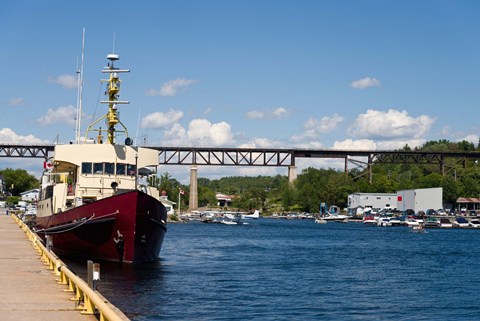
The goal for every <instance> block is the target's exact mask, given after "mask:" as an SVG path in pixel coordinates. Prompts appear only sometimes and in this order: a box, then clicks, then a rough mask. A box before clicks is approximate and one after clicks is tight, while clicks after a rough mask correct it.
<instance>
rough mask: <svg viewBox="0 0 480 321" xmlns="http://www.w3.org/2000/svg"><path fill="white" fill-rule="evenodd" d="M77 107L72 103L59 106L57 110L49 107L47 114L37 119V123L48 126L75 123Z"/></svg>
mask: <svg viewBox="0 0 480 321" xmlns="http://www.w3.org/2000/svg"><path fill="white" fill-rule="evenodd" d="M76 114H77V109H76V108H75V107H73V106H72V105H68V106H62V107H58V108H57V109H56V110H53V109H51V108H49V109H48V111H47V114H46V115H44V116H42V117H40V118H38V119H37V120H36V122H37V124H39V125H42V126H46V125H51V124H68V125H73V124H75V117H76Z"/></svg>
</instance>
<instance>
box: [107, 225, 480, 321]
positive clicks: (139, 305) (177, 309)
mask: <svg viewBox="0 0 480 321" xmlns="http://www.w3.org/2000/svg"><path fill="white" fill-rule="evenodd" d="M250 222H251V224H250V225H248V226H227V225H221V224H205V223H200V222H190V223H187V224H170V225H169V231H168V233H167V236H166V238H165V242H164V246H163V249H162V260H161V261H160V262H157V263H155V264H149V265H144V266H124V267H119V266H117V265H112V266H109V265H106V264H102V275H101V277H102V280H101V283H100V285H99V290H100V291H101V292H102V293H103V294H104V295H105V296H106V297H108V298H109V299H110V300H111V301H112V303H113V304H115V305H116V306H118V307H119V308H120V309H121V310H122V311H124V312H125V313H126V314H127V315H128V316H129V317H130V318H131V319H132V320H478V319H480V261H479V260H478V258H477V257H478V254H477V253H478V251H477V249H478V246H479V244H480V230H459V229H455V230H446V229H443V230H440V229H435V230H434V229H431V230H428V233H425V234H417V233H413V232H411V231H409V230H408V229H407V228H405V227H387V228H380V227H372V226H363V225H362V224H361V223H348V224H343V223H328V224H315V223H314V222H313V221H311V220H291V221H290V220H289V221H287V220H274V219H259V220H255V221H253V220H252V221H250Z"/></svg>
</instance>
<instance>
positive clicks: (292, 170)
mask: <svg viewBox="0 0 480 321" xmlns="http://www.w3.org/2000/svg"><path fill="white" fill-rule="evenodd" d="M296 179H297V166H288V182H289V183H290V184H293V182H294V181H295V180H296Z"/></svg>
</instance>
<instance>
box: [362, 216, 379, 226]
mask: <svg viewBox="0 0 480 321" xmlns="http://www.w3.org/2000/svg"><path fill="white" fill-rule="evenodd" d="M362 223H363V224H365V225H377V219H376V218H375V217H374V216H372V215H366V216H364V217H363V220H362Z"/></svg>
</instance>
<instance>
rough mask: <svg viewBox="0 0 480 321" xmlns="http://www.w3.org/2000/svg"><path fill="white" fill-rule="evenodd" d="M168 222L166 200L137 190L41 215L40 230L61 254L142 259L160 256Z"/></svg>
mask: <svg viewBox="0 0 480 321" xmlns="http://www.w3.org/2000/svg"><path fill="white" fill-rule="evenodd" d="M166 222H167V212H166V210H165V207H164V206H163V204H162V203H161V202H159V201H158V200H156V199H155V198H153V197H151V196H149V195H147V194H145V193H143V192H140V191H136V190H135V191H129V192H127V193H123V194H119V195H115V196H112V197H109V198H105V199H102V200H98V201H96V202H93V203H89V204H85V205H82V206H78V207H75V208H73V209H71V210H68V211H65V212H60V213H56V214H54V215H52V216H47V217H37V222H36V232H37V234H38V235H39V236H40V237H42V239H44V240H45V239H46V235H51V238H52V241H53V242H52V243H53V244H52V248H53V250H54V252H55V253H57V254H58V255H66V256H78V257H85V258H89V259H98V260H107V261H119V262H129V263H139V262H151V261H154V260H156V259H158V258H159V255H160V250H161V248H162V243H163V238H164V236H165V233H166V231H167V227H166Z"/></svg>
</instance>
